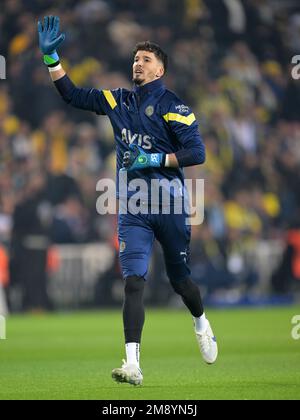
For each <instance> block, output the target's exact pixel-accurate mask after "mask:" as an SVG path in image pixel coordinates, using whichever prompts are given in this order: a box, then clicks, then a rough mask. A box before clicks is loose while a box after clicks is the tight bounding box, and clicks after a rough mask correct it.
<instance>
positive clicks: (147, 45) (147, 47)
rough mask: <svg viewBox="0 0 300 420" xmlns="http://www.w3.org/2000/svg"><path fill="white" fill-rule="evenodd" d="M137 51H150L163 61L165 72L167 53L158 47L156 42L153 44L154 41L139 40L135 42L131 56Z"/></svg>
mask: <svg viewBox="0 0 300 420" xmlns="http://www.w3.org/2000/svg"><path fill="white" fill-rule="evenodd" d="M138 51H149V52H152V53H153V54H154V55H155V56H156V58H158V60H160V61H161V62H162V63H163V66H164V70H165V73H166V72H167V69H168V61H169V59H168V55H167V54H166V53H165V52H164V51H163V50H162V49H161V48H160V46H159V45H158V44H155V43H154V42H150V41H144V42H139V43H138V44H136V46H135V48H134V50H133V57H135V56H136V53H137V52H138Z"/></svg>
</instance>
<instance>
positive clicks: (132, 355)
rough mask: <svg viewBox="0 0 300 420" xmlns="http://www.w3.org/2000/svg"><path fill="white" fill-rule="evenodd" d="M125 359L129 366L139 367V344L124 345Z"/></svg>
mask: <svg viewBox="0 0 300 420" xmlns="http://www.w3.org/2000/svg"><path fill="white" fill-rule="evenodd" d="M125 348H126V358H127V363H128V364H129V365H135V366H137V367H138V368H139V367H140V343H126V344H125Z"/></svg>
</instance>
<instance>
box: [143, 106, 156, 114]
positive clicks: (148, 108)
mask: <svg viewBox="0 0 300 420" xmlns="http://www.w3.org/2000/svg"><path fill="white" fill-rule="evenodd" d="M145 114H146V115H147V117H152V115H153V114H154V107H153V106H152V105H149V106H147V108H146V109H145Z"/></svg>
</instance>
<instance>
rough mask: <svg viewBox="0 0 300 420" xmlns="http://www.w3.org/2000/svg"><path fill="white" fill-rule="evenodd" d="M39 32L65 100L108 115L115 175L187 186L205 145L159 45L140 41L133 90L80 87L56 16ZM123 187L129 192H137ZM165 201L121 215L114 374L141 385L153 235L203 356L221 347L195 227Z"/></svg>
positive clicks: (211, 358)
mask: <svg viewBox="0 0 300 420" xmlns="http://www.w3.org/2000/svg"><path fill="white" fill-rule="evenodd" d="M38 32H39V45H40V49H41V51H42V53H43V54H44V63H45V64H46V65H47V66H48V69H49V72H50V76H51V79H52V81H53V82H54V84H55V87H56V89H57V90H58V92H59V93H60V95H61V96H62V98H63V100H64V101H65V102H66V103H68V104H70V105H72V106H74V107H76V108H80V109H84V110H88V111H92V112H95V113H96V114H98V115H107V116H108V117H109V119H110V121H111V124H112V127H113V130H114V136H115V141H116V153H117V180H118V179H119V176H120V175H121V174H124V173H125V172H126V175H127V182H128V183H129V182H130V181H131V180H133V179H138V180H142V181H143V182H145V183H146V184H147V185H148V186H149V190H150V191H151V181H153V180H159V181H160V180H167V181H172V180H175V181H177V182H178V183H180V185H183V183H184V174H183V169H182V168H184V167H187V166H194V165H199V164H202V163H204V161H205V147H204V144H203V142H202V140H201V137H200V134H199V130H198V124H197V121H196V118H195V115H194V114H193V113H192V111H191V110H190V108H189V107H188V106H186V105H185V104H184V103H183V102H182V101H181V100H180V99H179V98H178V97H177V96H176V95H175V94H174V93H172V92H170V91H169V90H167V89H166V87H165V86H164V84H163V82H162V78H163V76H164V75H165V73H166V71H167V65H168V57H167V55H166V54H165V53H164V52H163V50H162V49H161V48H160V47H159V46H158V45H156V44H154V43H151V42H142V43H139V44H137V45H136V47H135V49H134V52H133V89H132V91H129V90H127V89H122V88H121V89H116V90H113V91H111V90H102V89H99V90H98V89H93V88H91V89H87V88H78V87H77V86H75V85H74V84H73V82H72V81H71V80H70V79H69V77H68V76H67V74H66V73H65V71H64V69H63V68H62V66H61V64H60V61H59V56H58V54H57V48H58V46H59V45H60V44H61V43H62V42H63V41H64V39H65V35H64V34H60V35H59V18H58V17H53V16H47V17H45V18H44V21H43V23H42V22H38ZM118 184H119V183H118ZM127 185H128V184H127ZM149 190H148V191H149ZM179 191H182V190H179ZM126 193H128V197H129V196H130V194H132V192H129V191H126ZM181 193H182V192H181ZM118 194H119V195H118V197H119V198H120V199H121V198H122V194H123V192H121V191H120V192H119V191H118ZM172 194H173V195H172ZM172 194H171V201H170V202H171V210H172V206H174V203H175V201H176V200H175V199H176V197H175V195H176V193H175V192H174V191H173V193H172ZM182 194H183V193H182ZM183 195H184V194H183ZM147 199H149V197H148V196H147V197H145V202H146V203H147ZM145 202H144V201H143V203H145ZM160 204H161V203H159V207H158V208H159V210H160V211H159V212H158V213H159V214H147V213H145V212H140V213H138V214H136V213H135V212H132V211H130V209H129V211H128V212H127V213H126V212H125V213H124V212H119V216H118V235H119V243H120V254H119V258H120V264H121V267H122V272H123V277H124V282H125V298H124V306H123V323H124V334H125V351H126V361H124V363H123V365H122V367H121V368H118V369H114V370H113V371H112V377H113V379H115V380H116V381H118V382H128V383H130V384H133V385H140V384H142V381H143V375H142V371H141V369H140V343H141V336H142V329H143V325H144V319H145V314H144V304H143V291H144V285H145V279H146V275H147V271H148V264H149V258H150V255H151V249H152V245H153V242H154V239H157V240H158V241H159V242H160V244H161V246H162V249H163V253H164V259H165V265H166V270H167V274H168V278H169V280H170V283H171V285H172V287H173V289H174V291H175V292H176V293H178V294H179V295H180V296H181V297H182V300H183V302H184V304H185V305H186V306H187V308H188V309H189V311H190V312H191V315H192V317H193V321H194V328H195V333H196V338H197V341H198V343H199V347H200V351H201V353H202V356H203V359H204V361H205V362H206V363H208V364H212V363H214V362H215V361H216V359H217V353H218V348H217V343H216V339H215V337H214V334H213V332H212V329H211V326H210V323H209V321H208V320H207V319H206V316H205V313H204V309H203V304H202V300H201V296H200V292H199V289H198V287H197V286H196V285H195V284H194V283H193V282H192V281H191V279H190V269H189V265H188V259H189V244H190V237H191V227H190V226H189V225H187V224H186V217H187V215H186V213H185V211H182V212H181V214H176V212H174V211H171V214H164V213H163V211H162V209H163V205H160ZM173 210H174V209H173ZM156 213H157V212H156Z"/></svg>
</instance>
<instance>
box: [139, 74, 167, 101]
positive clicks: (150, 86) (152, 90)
mask: <svg viewBox="0 0 300 420" xmlns="http://www.w3.org/2000/svg"><path fill="white" fill-rule="evenodd" d="M164 89H165V86H164V84H163V82H162V80H161V79H157V80H153V82H150V83H147V84H146V85H144V86H137V85H134V87H133V91H134V93H135V94H136V95H138V96H139V97H140V98H141V99H143V98H145V97H146V96H147V95H155V94H156V93H159V92H160V91H161V90H164Z"/></svg>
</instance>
